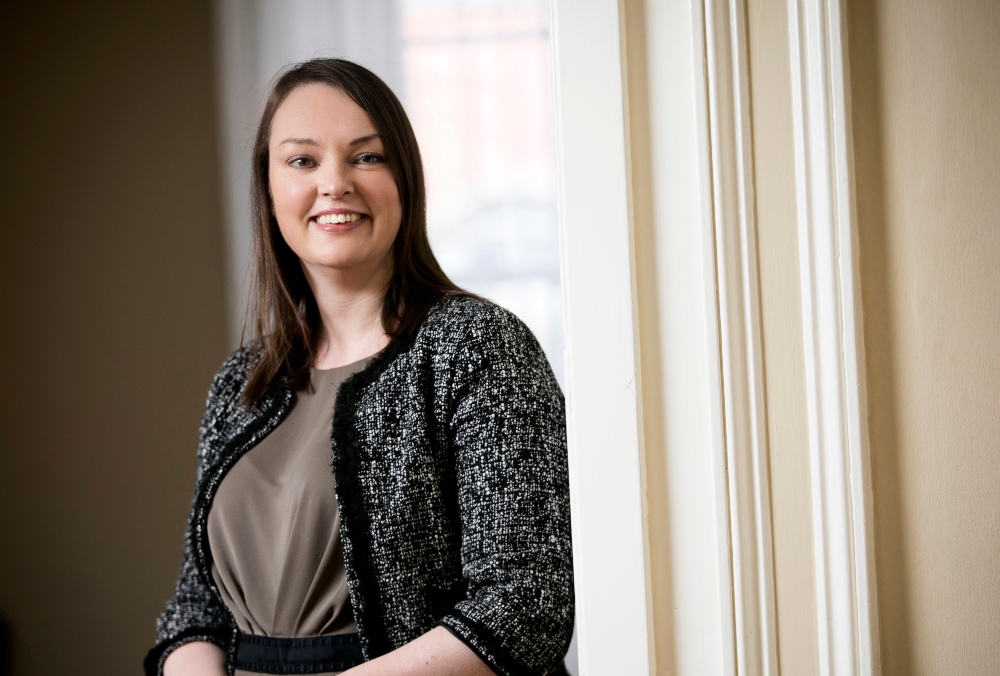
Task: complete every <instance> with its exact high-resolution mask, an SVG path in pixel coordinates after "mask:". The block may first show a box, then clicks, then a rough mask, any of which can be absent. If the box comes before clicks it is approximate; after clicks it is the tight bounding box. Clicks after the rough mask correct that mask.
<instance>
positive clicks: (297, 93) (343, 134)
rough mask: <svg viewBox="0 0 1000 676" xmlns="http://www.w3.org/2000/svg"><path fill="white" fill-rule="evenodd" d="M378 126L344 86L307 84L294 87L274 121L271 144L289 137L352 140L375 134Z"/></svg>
mask: <svg viewBox="0 0 1000 676" xmlns="http://www.w3.org/2000/svg"><path fill="white" fill-rule="evenodd" d="M375 131H376V129H375V125H374V124H373V123H372V121H371V118H370V117H368V113H366V112H365V111H364V110H363V109H362V108H361V106H359V105H358V104H357V103H355V102H354V100H353V99H351V97H350V96H348V95H347V94H345V93H344V92H343V91H341V90H340V89H337V88H335V87H331V86H330V85H325V84H318V83H314V84H307V85H302V86H301V87H296V88H295V89H293V90H292V91H291V92H290V93H289V94H288V96H286V97H285V100H284V101H282V102H281V105H280V106H278V110H277V111H275V113H274V119H273V120H272V121H271V139H270V141H271V144H275V143H280V142H281V140H282V139H284V138H289V137H297V138H311V139H313V140H315V141H317V142H328V143H337V142H350V141H352V140H354V139H356V138H358V137H360V136H366V135H369V134H372V133H375Z"/></svg>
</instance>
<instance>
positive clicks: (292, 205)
mask: <svg viewBox="0 0 1000 676" xmlns="http://www.w3.org/2000/svg"><path fill="white" fill-rule="evenodd" d="M270 188H271V202H272V204H273V205H274V215H275V216H276V217H277V219H278V223H279V224H280V223H281V222H282V220H288V219H298V218H301V216H302V215H303V213H304V212H306V211H308V209H309V206H310V205H311V204H312V199H311V197H310V195H309V191H308V186H307V185H305V182H304V181H296V180H294V177H289V176H285V175H283V172H281V171H280V169H279V170H278V171H274V170H273V169H272V171H271V179H270Z"/></svg>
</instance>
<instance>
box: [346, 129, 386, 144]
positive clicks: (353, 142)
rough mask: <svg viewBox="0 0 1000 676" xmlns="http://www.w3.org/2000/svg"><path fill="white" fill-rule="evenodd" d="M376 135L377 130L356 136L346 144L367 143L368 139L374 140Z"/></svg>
mask: <svg viewBox="0 0 1000 676" xmlns="http://www.w3.org/2000/svg"><path fill="white" fill-rule="evenodd" d="M378 137H379V135H378V132H375V133H374V134H368V136H362V137H360V138H356V139H354V140H353V141H351V142H350V143H349V144H348V145H352V146H359V145H361V144H362V143H368V142H369V141H374V140H375V139H377V138H378Z"/></svg>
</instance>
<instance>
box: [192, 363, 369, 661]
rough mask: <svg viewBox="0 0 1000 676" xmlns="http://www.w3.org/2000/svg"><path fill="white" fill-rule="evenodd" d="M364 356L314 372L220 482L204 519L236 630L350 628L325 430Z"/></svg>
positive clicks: (300, 632)
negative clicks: (288, 406) (344, 385)
mask: <svg viewBox="0 0 1000 676" xmlns="http://www.w3.org/2000/svg"><path fill="white" fill-rule="evenodd" d="M366 363H367V360H362V361H359V362H355V363H353V364H348V365H346V366H341V367H338V368H334V369H327V370H317V369H313V370H312V371H311V372H310V383H309V386H308V387H307V388H306V389H304V390H302V391H299V392H296V399H295V403H294V404H293V406H292V409H291V411H289V413H288V416H287V417H286V418H285V419H284V420H283V421H282V422H281V423H280V424H279V425H278V426H277V427H276V428H275V430H274V431H273V432H271V434H269V435H268V436H266V437H265V438H264V439H262V440H261V442H260V443H259V444H257V445H256V446H254V447H253V448H251V449H250V450H249V451H247V453H246V454H245V455H244V456H243V457H242V458H240V459H239V460H238V461H237V462H236V464H235V465H234V466H233V468H232V469H231V470H230V471H229V473H228V474H227V475H226V477H225V478H224V479H223V481H222V483H221V484H220V485H219V489H218V493H217V494H216V497H215V500H214V502H213V503H212V508H211V511H210V512H209V516H208V540H209V546H210V548H211V551H212V559H213V562H212V576H213V578H214V579H215V583H216V585H217V586H218V588H219V591H220V592H221V594H222V597H223V599H224V600H225V602H226V605H227V606H228V607H229V610H230V611H231V612H232V614H233V617H234V618H235V620H236V624H237V626H238V627H239V629H240V631H242V632H245V633H249V634H259V635H263V636H276V637H304V636H323V635H327V634H340V633H349V632H353V631H357V628H356V624H355V622H354V613H353V611H352V609H351V602H350V597H349V595H348V589H347V580H346V570H345V568H344V557H343V551H342V548H341V541H340V519H339V517H338V513H337V496H336V492H335V483H334V476H333V470H332V468H331V462H332V448H331V440H330V435H331V430H332V426H333V408H334V403H335V399H336V396H337V389H338V388H339V387H340V384H341V383H343V382H344V380H346V379H347V378H349V377H350V376H351V375H352V374H354V373H356V372H357V371H360V370H362V369H363V368H364V366H365V364H366ZM237 673H240V672H237Z"/></svg>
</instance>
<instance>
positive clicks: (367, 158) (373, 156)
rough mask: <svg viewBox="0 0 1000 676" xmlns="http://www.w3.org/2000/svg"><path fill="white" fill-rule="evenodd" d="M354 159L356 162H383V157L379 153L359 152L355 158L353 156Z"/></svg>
mask: <svg viewBox="0 0 1000 676" xmlns="http://www.w3.org/2000/svg"><path fill="white" fill-rule="evenodd" d="M354 161H355V162H357V163H358V164H369V165H371V164H381V163H382V162H385V158H384V157H382V156H381V155H379V154H378V153H361V154H360V155H358V156H357V157H356V158H354Z"/></svg>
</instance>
